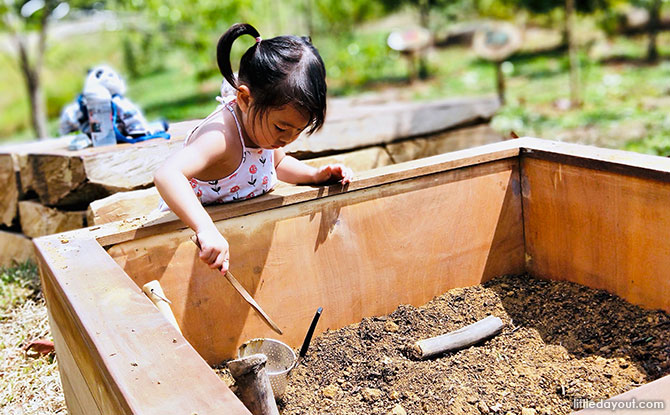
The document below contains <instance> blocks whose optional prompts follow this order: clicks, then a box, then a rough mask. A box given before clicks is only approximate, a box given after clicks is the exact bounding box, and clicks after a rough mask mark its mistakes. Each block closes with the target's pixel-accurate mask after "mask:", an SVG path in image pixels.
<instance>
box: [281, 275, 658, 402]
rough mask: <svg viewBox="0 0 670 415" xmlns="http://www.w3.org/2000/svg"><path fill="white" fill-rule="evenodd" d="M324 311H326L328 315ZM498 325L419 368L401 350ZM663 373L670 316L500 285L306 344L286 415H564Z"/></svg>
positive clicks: (455, 294)
mask: <svg viewBox="0 0 670 415" xmlns="http://www.w3.org/2000/svg"><path fill="white" fill-rule="evenodd" d="M328 311H329V310H324V313H327V312H328ZM488 315H494V316H497V317H500V318H501V319H502V320H503V323H505V326H504V328H503V330H502V332H501V333H500V334H498V335H497V336H495V337H493V338H492V339H489V340H487V341H485V342H483V343H481V344H478V345H475V346H472V347H469V348H467V349H464V350H460V351H458V352H455V353H449V354H445V355H442V356H440V357H437V358H433V359H430V360H426V361H416V360H411V359H410V358H409V357H408V356H409V355H408V353H407V346H409V345H411V344H413V343H414V342H416V341H417V340H421V339H425V338H429V337H433V336H438V335H440V334H444V333H447V332H449V331H452V330H457V329H459V328H462V327H464V326H466V325H468V324H472V323H474V322H476V321H478V320H480V319H483V318H485V317H486V316H488ZM669 373H670V316H669V315H668V314H667V313H665V312H662V311H652V310H645V309H642V308H640V307H637V306H634V305H632V304H630V303H628V302H626V301H624V300H622V299H620V298H618V297H616V296H613V295H611V294H609V293H607V292H605V291H600V290H593V289H590V288H587V287H584V286H581V285H577V284H573V283H568V282H555V281H544V280H537V279H534V278H531V277H527V276H504V277H499V278H496V279H494V280H492V281H489V282H487V283H485V284H482V285H478V286H474V287H468V288H457V289H454V290H451V291H449V292H447V293H445V294H444V295H442V296H439V297H436V298H434V299H433V300H432V301H430V302H429V303H427V304H426V305H424V306H422V307H419V308H417V307H413V306H410V305H401V306H400V307H398V309H397V310H395V311H394V312H393V313H391V314H390V315H388V316H382V317H372V318H365V319H363V320H362V321H361V322H360V323H358V324H353V325H350V326H347V327H344V328H341V329H339V330H335V331H327V332H325V333H323V334H322V335H320V336H319V337H317V338H315V339H314V341H313V342H312V346H311V347H310V351H309V353H308V355H307V357H306V358H305V359H304V360H303V361H302V363H301V365H300V366H299V367H297V368H296V369H295V370H294V371H293V372H292V373H291V379H290V383H289V385H288V387H287V388H286V393H285V395H284V397H283V398H282V399H281V400H280V401H279V408H280V411H281V413H282V414H283V415H289V414H291V415H293V414H296V415H297V414H301V415H302V414H361V415H363V414H365V415H369V414H404V413H407V414H482V413H483V414H487V413H490V414H502V415H509V414H522V413H523V414H524V415H526V414H537V415H540V414H567V413H570V412H571V411H573V401H574V400H575V399H591V400H597V399H605V398H609V397H612V396H614V395H617V394H620V393H623V392H625V391H627V390H630V389H632V388H634V387H637V386H639V385H641V384H644V383H646V382H649V381H651V380H654V379H656V378H659V377H661V376H664V375H666V374H669Z"/></svg>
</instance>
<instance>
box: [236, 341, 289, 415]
mask: <svg viewBox="0 0 670 415" xmlns="http://www.w3.org/2000/svg"><path fill="white" fill-rule="evenodd" d="M267 360H268V358H267V357H266V356H265V355H264V354H261V353H257V354H252V355H251V356H247V357H243V358H240V359H236V360H231V361H230V362H228V369H230V374H231V375H233V378H234V379H235V387H236V388H237V389H236V390H235V394H236V395H237V396H238V397H239V398H240V400H241V401H242V403H244V406H246V407H247V409H249V411H251V413H252V414H254V415H279V409H277V403H276V402H275V397H274V395H273V394H272V386H271V385H270V378H268V374H267V372H266V371H265V363H266V362H267Z"/></svg>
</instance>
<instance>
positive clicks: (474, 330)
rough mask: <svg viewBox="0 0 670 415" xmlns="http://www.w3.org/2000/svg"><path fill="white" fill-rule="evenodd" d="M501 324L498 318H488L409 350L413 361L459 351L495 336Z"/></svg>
mask: <svg viewBox="0 0 670 415" xmlns="http://www.w3.org/2000/svg"><path fill="white" fill-rule="evenodd" d="M502 327H503V322H502V320H501V319H500V318H498V317H493V316H488V317H486V318H485V319H483V320H479V321H478V322H476V323H473V324H470V325H469V326H465V327H463V328H461V329H458V330H455V331H452V332H449V333H447V334H443V335H441V336H437V337H431V338H430V339H425V340H420V341H418V342H416V343H414V345H413V346H411V347H410V348H409V351H410V354H411V356H412V357H413V358H415V359H427V358H429V357H431V356H436V355H439V354H442V353H446V352H449V351H454V350H460V349H463V348H465V347H468V346H472V345H473V344H476V343H479V342H480V341H482V340H484V339H486V338H489V337H491V336H493V335H494V334H497V333H498V332H500V330H502Z"/></svg>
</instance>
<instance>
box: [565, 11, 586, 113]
mask: <svg viewBox="0 0 670 415" xmlns="http://www.w3.org/2000/svg"><path fill="white" fill-rule="evenodd" d="M574 20H575V0H565V31H566V34H567V38H568V55H569V58H570V104H571V106H572V107H579V106H581V104H582V103H581V99H580V94H579V57H578V56H577V44H576V42H575V31H574V27H575V24H574V23H575V22H574Z"/></svg>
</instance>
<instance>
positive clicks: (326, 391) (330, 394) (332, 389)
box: [321, 384, 340, 399]
mask: <svg viewBox="0 0 670 415" xmlns="http://www.w3.org/2000/svg"><path fill="white" fill-rule="evenodd" d="M339 392H340V388H338V387H337V385H333V384H331V385H328V386H326V387H325V388H323V389H321V394H322V395H323V396H324V397H326V398H329V399H335V397H337V394H338V393H339Z"/></svg>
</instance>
